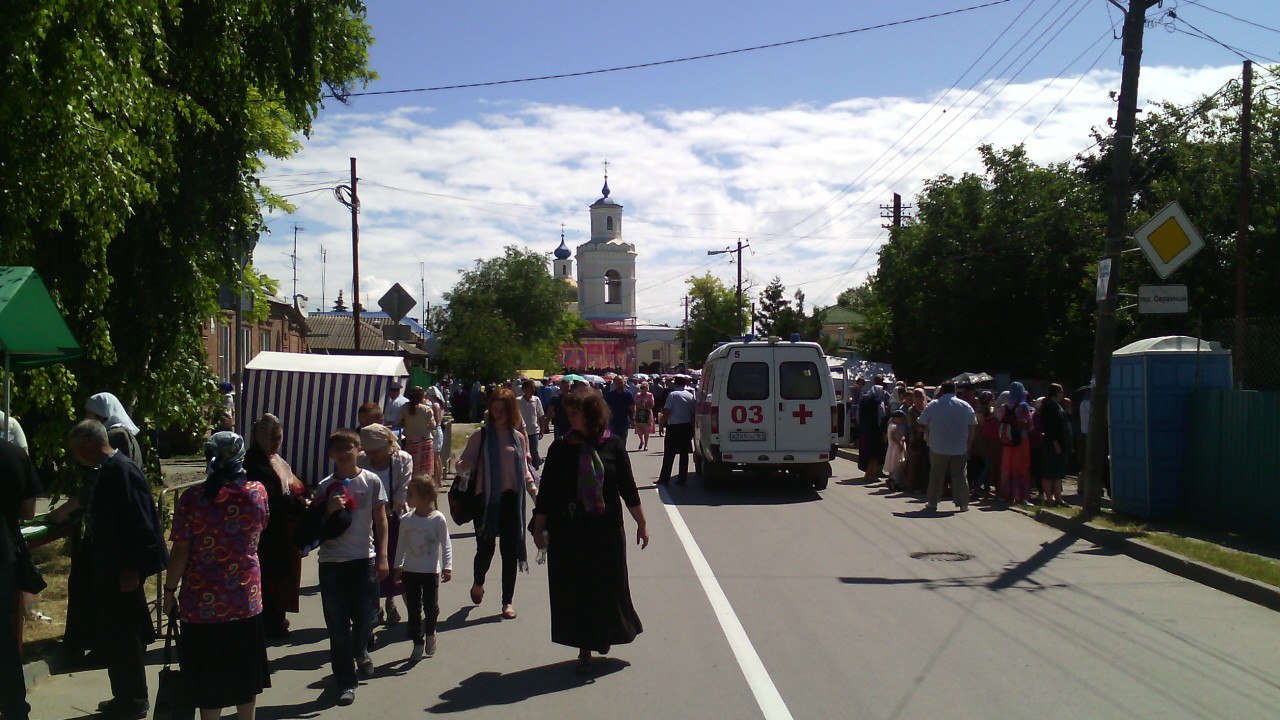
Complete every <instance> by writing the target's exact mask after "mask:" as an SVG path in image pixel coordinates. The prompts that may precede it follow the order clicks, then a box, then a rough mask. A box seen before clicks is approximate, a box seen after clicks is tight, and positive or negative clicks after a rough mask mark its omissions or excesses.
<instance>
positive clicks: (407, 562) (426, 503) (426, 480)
mask: <svg viewBox="0 0 1280 720" xmlns="http://www.w3.org/2000/svg"><path fill="white" fill-rule="evenodd" d="M409 505H410V506H411V507H412V508H413V510H412V511H411V512H407V513H405V514H404V515H402V516H401V517H400V535H399V537H398V539H397V543H396V577H397V579H399V580H401V581H403V582H404V597H405V604H406V605H408V606H409V638H410V639H411V640H413V651H412V652H411V653H410V654H409V660H410V661H411V662H417V661H418V660H421V659H422V654H423V652H426V655H427V657H431V656H433V655H435V654H436V621H437V620H439V619H440V583H441V582H442V581H443V582H449V581H450V580H452V579H453V544H452V543H451V542H450V540H449V523H448V521H447V520H445V518H444V514H443V513H441V512H440V511H439V510H437V509H436V485H435V483H434V482H432V480H431V477H430V476H428V475H416V476H414V478H413V480H411V481H409ZM424 615H425V616H426V626H425V628H424V627H423V616H424Z"/></svg>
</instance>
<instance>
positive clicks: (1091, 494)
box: [1080, 0, 1159, 513]
mask: <svg viewBox="0 0 1280 720" xmlns="http://www.w3.org/2000/svg"><path fill="white" fill-rule="evenodd" d="M1158 1H1159V0H1129V6H1128V7H1127V8H1126V7H1124V6H1123V5H1121V3H1120V2H1119V0H1108V2H1110V3H1111V4H1112V5H1115V6H1116V7H1118V8H1120V10H1121V11H1122V12H1123V13H1124V30H1123V33H1122V35H1121V38H1122V40H1121V55H1122V56H1123V58H1124V64H1123V68H1122V70H1121V77H1120V97H1119V103H1118V106H1117V109H1116V128H1115V134H1114V135H1113V136H1112V145H1111V177H1110V179H1109V180H1108V181H1107V184H1108V186H1109V187H1108V189H1109V190H1110V192H1109V198H1108V201H1107V236H1106V239H1105V240H1104V241H1103V262H1106V263H1109V264H1110V266H1111V277H1110V280H1109V281H1108V282H1107V286H1106V292H1105V293H1103V297H1102V299H1101V300H1099V301H1098V327H1097V331H1096V333H1095V335H1094V339H1093V394H1092V400H1091V405H1090V408H1089V438H1090V440H1089V443H1088V445H1087V446H1086V447H1085V467H1084V472H1083V473H1082V474H1081V476H1080V494H1081V495H1082V496H1083V502H1082V505H1083V509H1084V512H1086V513H1096V512H1097V511H1098V510H1100V509H1101V506H1102V477H1103V474H1104V473H1105V472H1106V467H1107V451H1108V444H1109V440H1110V427H1109V425H1108V420H1107V417H1108V413H1107V406H1108V404H1109V395H1110V392H1109V390H1110V385H1111V353H1112V352H1113V351H1114V349H1115V346H1116V306H1117V305H1118V302H1117V301H1118V299H1119V297H1118V292H1119V289H1120V252H1121V250H1123V246H1124V241H1125V238H1126V237H1127V236H1128V221H1129V207H1130V206H1131V205H1132V204H1133V188H1132V187H1131V183H1130V180H1131V178H1130V175H1131V173H1132V169H1133V134H1134V130H1135V128H1136V127H1137V118H1138V76H1139V75H1140V74H1141V72H1142V35H1143V31H1144V30H1145V24H1146V17H1147V10H1148V9H1150V8H1151V7H1152V6H1153V5H1155V4H1156V3H1157V2H1158Z"/></svg>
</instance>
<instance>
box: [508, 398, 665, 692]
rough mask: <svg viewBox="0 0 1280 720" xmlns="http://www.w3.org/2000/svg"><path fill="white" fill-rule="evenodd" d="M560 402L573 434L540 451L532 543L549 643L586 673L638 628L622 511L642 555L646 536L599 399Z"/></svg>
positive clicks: (621, 448)
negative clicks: (596, 656) (596, 657)
mask: <svg viewBox="0 0 1280 720" xmlns="http://www.w3.org/2000/svg"><path fill="white" fill-rule="evenodd" d="M564 402H565V409H566V410H567V411H568V413H569V423H570V426H571V427H572V428H573V429H572V430H571V431H570V432H568V433H567V434H566V435H565V436H564V437H562V438H559V439H557V440H556V441H555V442H554V443H552V444H551V448H550V449H549V450H547V462H546V464H545V465H544V466H543V475H542V477H543V481H542V486H541V489H540V490H539V492H538V502H537V507H535V508H534V511H533V513H534V514H533V538H534V543H535V544H536V545H537V546H538V548H539V549H541V548H546V550H547V582H548V586H549V589H550V592H551V641H552V642H554V643H557V644H559V645H568V646H569V647H573V648H577V649H578V665H577V672H578V673H579V674H586V673H588V672H590V670H591V653H592V652H593V651H594V652H597V653H600V654H602V655H603V654H605V653H607V652H609V648H610V647H611V646H613V645H622V644H625V643H629V642H631V641H632V640H634V639H635V637H636V635H638V634H640V633H641V632H642V631H643V630H644V628H643V626H642V625H641V623H640V617H639V615H637V614H636V610H635V606H634V605H633V604H632V602H631V589H630V586H629V584H628V580H627V539H626V533H625V531H624V528H623V522H622V508H623V507H624V506H625V507H626V508H627V511H628V512H629V513H631V517H632V518H633V519H634V520H635V522H636V543H637V544H639V545H640V547H641V549H643V548H645V547H648V545H649V532H648V530H647V529H646V524H645V517H644V506H643V505H641V504H640V493H639V492H637V491H636V481H635V478H634V477H633V476H632V474H631V461H630V459H628V456H627V447H626V443H625V442H624V441H622V440H621V439H619V438H617V437H614V436H613V435H612V434H611V433H610V432H609V407H608V405H606V404H605V401H604V398H602V397H600V395H599V394H598V393H596V392H593V391H591V390H588V389H585V388H579V389H577V390H574V391H573V392H572V393H570V394H569V396H568V397H567V398H565V400H564Z"/></svg>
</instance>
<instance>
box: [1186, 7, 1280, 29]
mask: <svg viewBox="0 0 1280 720" xmlns="http://www.w3.org/2000/svg"><path fill="white" fill-rule="evenodd" d="M1187 4H1188V5H1195V6H1196V7H1198V8H1200V9H1202V10H1208V11H1209V12H1211V13H1217V14H1219V15H1225V16H1226V17H1229V18H1231V19H1232V20H1236V21H1239V22H1242V23H1244V24H1245V25H1252V26H1254V27H1256V28H1261V29H1263V30H1270V31H1271V32H1273V33H1280V28H1273V27H1271V26H1270V25H1263V24H1262V23H1260V22H1257V21H1255V20H1249V19H1248V18H1242V17H1240V16H1239V15H1232V14H1231V13H1229V12H1226V11H1224V10H1218V9H1216V8H1211V7H1209V6H1208V5H1205V4H1204V3H1202V2H1198V1H1196V0H1188V3H1187Z"/></svg>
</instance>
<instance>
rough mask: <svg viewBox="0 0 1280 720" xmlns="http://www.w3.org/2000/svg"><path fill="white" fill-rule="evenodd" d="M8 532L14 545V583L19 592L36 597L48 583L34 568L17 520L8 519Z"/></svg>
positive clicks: (34, 565) (33, 562)
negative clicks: (11, 535)
mask: <svg viewBox="0 0 1280 720" xmlns="http://www.w3.org/2000/svg"><path fill="white" fill-rule="evenodd" d="M9 530H10V532H11V533H12V534H13V543H14V545H13V548H14V558H13V569H14V582H15V583H16V584H17V586H18V589H19V590H21V591H23V592H25V593H30V594H32V595H38V594H40V592H41V591H43V590H44V589H45V588H47V587H49V583H47V582H45V581H44V576H43V575H41V574H40V569H39V568H37V567H36V563H35V561H34V560H32V559H31V550H30V549H29V548H27V540H26V538H24V537H22V530H21V529H20V528H19V527H18V523H17V518H11V519H10V521H9Z"/></svg>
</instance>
